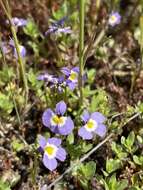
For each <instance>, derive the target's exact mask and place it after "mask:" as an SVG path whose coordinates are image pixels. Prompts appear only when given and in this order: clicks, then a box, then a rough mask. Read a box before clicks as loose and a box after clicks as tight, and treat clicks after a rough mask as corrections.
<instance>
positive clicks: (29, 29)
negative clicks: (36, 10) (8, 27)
mask: <svg viewBox="0 0 143 190" xmlns="http://www.w3.org/2000/svg"><path fill="white" fill-rule="evenodd" d="M23 30H24V32H25V34H26V35H28V36H30V37H31V38H32V39H37V38H38V37H39V36H40V32H39V29H38V26H37V25H36V23H35V22H34V21H33V20H29V21H28V24H27V25H26V26H25V27H24V28H23Z"/></svg>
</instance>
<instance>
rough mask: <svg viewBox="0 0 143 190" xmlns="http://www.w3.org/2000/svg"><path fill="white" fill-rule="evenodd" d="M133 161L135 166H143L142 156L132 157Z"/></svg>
mask: <svg viewBox="0 0 143 190" xmlns="http://www.w3.org/2000/svg"><path fill="white" fill-rule="evenodd" d="M133 160H134V162H135V163H136V164H137V165H140V166H143V156H136V155H134V156H133Z"/></svg>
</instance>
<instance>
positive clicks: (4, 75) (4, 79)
mask: <svg viewBox="0 0 143 190" xmlns="http://www.w3.org/2000/svg"><path fill="white" fill-rule="evenodd" d="M13 78H15V74H14V70H13V68H12V67H7V66H4V67H3V69H2V70H1V71H0V79H1V80H0V86H1V87H2V86H5V84H6V83H8V82H9V81H11V80H12V79H13Z"/></svg>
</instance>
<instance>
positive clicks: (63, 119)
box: [42, 101, 74, 135]
mask: <svg viewBox="0 0 143 190" xmlns="http://www.w3.org/2000/svg"><path fill="white" fill-rule="evenodd" d="M66 109H67V106H66V104H65V102H64V101H60V102H59V103H57V104H56V108H55V112H53V111H52V110H51V109H47V110H45V111H44V113H43V116H42V122H43V124H44V125H45V126H46V127H48V128H49V129H50V130H51V131H52V132H54V133H57V134H61V135H68V134H70V133H71V132H72V130H73V128H74V124H73V121H72V119H71V118H70V117H67V116H63V115H64V113H65V112H66Z"/></svg>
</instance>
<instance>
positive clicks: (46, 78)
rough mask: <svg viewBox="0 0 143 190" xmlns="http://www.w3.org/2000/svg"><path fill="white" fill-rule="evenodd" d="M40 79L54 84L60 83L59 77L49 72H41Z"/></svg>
mask: <svg viewBox="0 0 143 190" xmlns="http://www.w3.org/2000/svg"><path fill="white" fill-rule="evenodd" d="M37 79H38V80H44V81H46V82H51V83H54V84H57V83H58V79H57V78H56V77H54V76H53V75H50V74H48V73H45V74H41V75H39V76H38V77H37Z"/></svg>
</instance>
